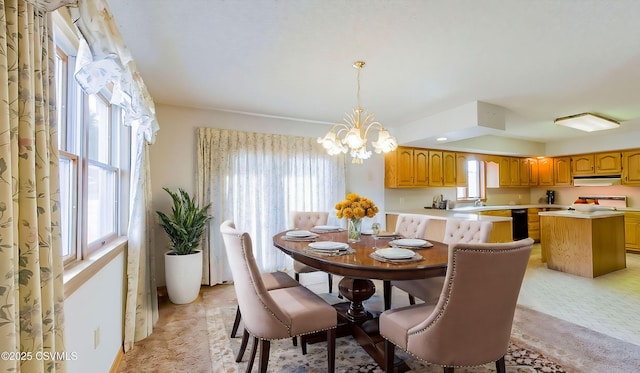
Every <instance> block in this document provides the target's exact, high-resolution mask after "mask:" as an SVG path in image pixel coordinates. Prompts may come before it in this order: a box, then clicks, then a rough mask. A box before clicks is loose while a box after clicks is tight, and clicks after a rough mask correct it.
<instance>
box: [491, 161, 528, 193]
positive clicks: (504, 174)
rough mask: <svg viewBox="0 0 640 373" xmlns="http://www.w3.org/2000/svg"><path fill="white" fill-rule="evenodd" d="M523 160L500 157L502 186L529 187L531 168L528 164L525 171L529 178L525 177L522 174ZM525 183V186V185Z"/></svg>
mask: <svg viewBox="0 0 640 373" xmlns="http://www.w3.org/2000/svg"><path fill="white" fill-rule="evenodd" d="M521 160H522V158H515V157H500V158H499V160H498V164H499V165H500V186H501V187H508V186H523V185H524V186H529V166H528V164H527V165H526V166H524V167H526V169H525V170H523V171H525V172H526V174H527V176H526V177H523V175H522V174H521V167H523V165H522V164H521V163H522V162H521ZM523 183H524V184H523Z"/></svg>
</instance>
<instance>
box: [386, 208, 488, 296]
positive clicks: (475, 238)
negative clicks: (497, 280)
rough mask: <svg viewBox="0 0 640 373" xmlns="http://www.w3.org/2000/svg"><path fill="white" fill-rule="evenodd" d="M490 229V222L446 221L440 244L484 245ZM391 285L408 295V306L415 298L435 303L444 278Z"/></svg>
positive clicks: (400, 282)
mask: <svg viewBox="0 0 640 373" xmlns="http://www.w3.org/2000/svg"><path fill="white" fill-rule="evenodd" d="M492 228H493V224H492V223H491V222H490V221H485V220H462V219H447V222H446V223H445V228H444V238H443V240H442V242H444V243H447V244H449V245H451V244H454V243H486V242H488V241H489V236H490V235H491V229H492ZM391 285H392V286H395V287H397V288H398V289H401V290H404V291H405V292H407V293H408V294H409V304H415V303H416V299H415V298H419V299H422V300H423V301H425V302H436V301H437V300H438V298H439V297H440V292H441V291H442V286H443V285H444V276H438V277H432V278H427V279H423V280H407V281H394V282H392V283H391Z"/></svg>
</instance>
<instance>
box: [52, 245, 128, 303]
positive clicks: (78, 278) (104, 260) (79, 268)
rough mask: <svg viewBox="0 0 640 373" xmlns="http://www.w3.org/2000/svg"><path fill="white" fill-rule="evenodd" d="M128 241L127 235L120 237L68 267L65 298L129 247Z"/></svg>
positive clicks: (65, 272)
mask: <svg viewBox="0 0 640 373" xmlns="http://www.w3.org/2000/svg"><path fill="white" fill-rule="evenodd" d="M127 243H128V240H127V237H126V236H123V237H118V238H117V239H116V240H115V241H113V242H112V243H110V244H108V245H106V246H105V247H104V248H102V249H100V250H98V251H96V252H95V253H93V254H91V256H89V257H88V258H87V259H85V260H81V261H78V262H77V263H76V264H74V265H72V266H71V267H69V268H66V269H65V270H64V275H63V277H64V297H65V299H66V298H68V297H69V296H70V295H71V294H73V293H74V292H75V291H76V290H78V289H79V288H80V287H81V286H82V285H83V284H84V283H85V282H87V281H88V280H89V279H90V278H91V277H93V275H95V274H96V273H98V272H99V271H100V270H101V269H102V268H104V267H105V266H106V265H107V264H109V263H110V262H111V261H112V260H113V259H114V258H115V257H116V256H118V255H119V254H120V253H122V252H123V251H124V250H125V248H126V247H127Z"/></svg>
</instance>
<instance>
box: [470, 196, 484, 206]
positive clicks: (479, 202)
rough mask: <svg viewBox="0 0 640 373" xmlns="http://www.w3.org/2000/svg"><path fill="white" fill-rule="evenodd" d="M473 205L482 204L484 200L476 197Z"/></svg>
mask: <svg viewBox="0 0 640 373" xmlns="http://www.w3.org/2000/svg"><path fill="white" fill-rule="evenodd" d="M473 205H474V206H476V207H478V206H484V202H482V200H481V199H480V198H478V199H477V200H476V201H475V202H474V203H473Z"/></svg>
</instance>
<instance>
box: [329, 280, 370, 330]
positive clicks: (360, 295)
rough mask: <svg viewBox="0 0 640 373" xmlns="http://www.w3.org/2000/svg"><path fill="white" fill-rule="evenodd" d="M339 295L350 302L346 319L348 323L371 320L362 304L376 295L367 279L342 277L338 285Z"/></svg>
mask: <svg viewBox="0 0 640 373" xmlns="http://www.w3.org/2000/svg"><path fill="white" fill-rule="evenodd" d="M338 290H340V294H342V296H344V297H345V298H347V299H348V300H349V301H350V305H349V310H347V313H346V317H347V318H348V319H349V321H352V322H353V321H364V320H368V319H370V318H371V314H370V313H369V312H367V311H366V310H365V309H364V306H363V305H362V302H364V301H365V300H367V299H369V298H371V296H372V295H373V294H375V293H376V286H375V285H374V284H373V281H371V280H368V279H359V278H349V277H344V278H343V279H342V280H340V283H339V284H338Z"/></svg>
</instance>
